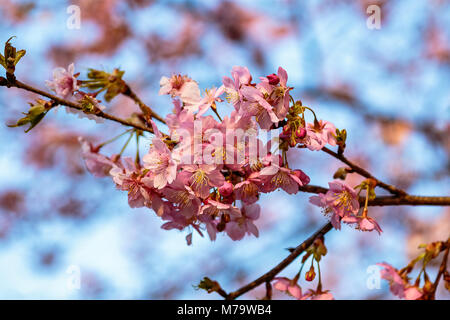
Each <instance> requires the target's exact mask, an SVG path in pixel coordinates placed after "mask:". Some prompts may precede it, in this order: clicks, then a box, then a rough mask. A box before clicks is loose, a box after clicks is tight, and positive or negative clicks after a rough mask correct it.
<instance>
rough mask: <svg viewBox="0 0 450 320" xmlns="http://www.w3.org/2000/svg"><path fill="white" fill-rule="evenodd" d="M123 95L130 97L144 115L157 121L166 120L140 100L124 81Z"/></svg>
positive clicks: (163, 121)
mask: <svg viewBox="0 0 450 320" xmlns="http://www.w3.org/2000/svg"><path fill="white" fill-rule="evenodd" d="M122 94H123V95H125V96H127V97H129V98H130V99H132V100H133V101H134V102H135V103H136V104H137V105H138V106H139V108H140V109H141V111H142V113H143V114H144V116H146V115H150V117H152V118H155V119H156V120H158V121H159V122H162V123H166V121H165V120H164V119H163V118H162V117H161V116H160V115H159V114H157V113H156V112H154V111H153V110H152V109H151V108H150V107H149V106H147V105H146V104H145V103H144V102H142V100H141V99H140V98H139V97H138V96H137V94H136V93H135V92H134V91H133V90H132V89H131V87H130V86H129V85H128V84H126V83H125V90H124V91H123V92H122Z"/></svg>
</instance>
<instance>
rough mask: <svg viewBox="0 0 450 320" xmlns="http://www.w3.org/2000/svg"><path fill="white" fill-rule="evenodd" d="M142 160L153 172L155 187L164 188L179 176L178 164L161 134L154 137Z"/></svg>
mask: <svg viewBox="0 0 450 320" xmlns="http://www.w3.org/2000/svg"><path fill="white" fill-rule="evenodd" d="M155 127H156V125H155V126H154V128H155ZM154 130H156V129H154ZM155 132H156V131H155ZM142 160H143V161H144V167H145V168H147V169H149V170H150V171H151V172H152V174H153V183H154V187H155V188H157V189H162V188H164V187H165V186H166V185H167V184H170V183H172V182H173V181H174V180H175V178H176V176H177V164H176V162H175V160H174V159H172V153H171V151H170V150H169V148H168V147H167V145H166V144H165V143H164V142H163V141H162V140H161V138H160V136H155V137H154V138H153V140H152V146H151V147H150V151H149V153H148V154H146V155H145V156H144V157H143V158H142Z"/></svg>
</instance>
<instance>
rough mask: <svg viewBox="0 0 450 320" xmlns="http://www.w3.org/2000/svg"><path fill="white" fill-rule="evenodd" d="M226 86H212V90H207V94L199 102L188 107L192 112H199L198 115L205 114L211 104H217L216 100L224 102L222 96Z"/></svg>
mask: <svg viewBox="0 0 450 320" xmlns="http://www.w3.org/2000/svg"><path fill="white" fill-rule="evenodd" d="M224 88H225V87H224V86H221V87H219V88H215V87H214V88H212V89H211V90H206V93H205V96H204V97H203V98H201V100H200V101H199V102H198V103H195V104H192V105H189V106H187V109H188V110H189V111H191V112H196V111H198V112H197V115H196V116H197V117H200V116H201V115H203V114H204V113H205V112H206V111H208V109H209V108H210V107H211V106H215V104H216V102H222V101H223V100H222V99H220V96H221V95H222V94H223V93H224Z"/></svg>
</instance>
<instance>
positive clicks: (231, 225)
mask: <svg viewBox="0 0 450 320" xmlns="http://www.w3.org/2000/svg"><path fill="white" fill-rule="evenodd" d="M260 212H261V208H260V206H259V205H258V204H251V205H244V206H243V207H242V209H241V216H240V217H238V216H233V217H232V218H231V221H230V222H228V223H227V224H226V227H225V231H226V233H227V234H228V236H229V237H230V238H231V239H233V240H235V241H236V240H241V239H242V238H244V236H245V234H246V233H247V234H249V235H250V234H253V235H254V236H255V237H258V236H259V232H258V229H257V228H256V226H255V224H254V223H253V221H255V220H257V219H258V218H259V214H260Z"/></svg>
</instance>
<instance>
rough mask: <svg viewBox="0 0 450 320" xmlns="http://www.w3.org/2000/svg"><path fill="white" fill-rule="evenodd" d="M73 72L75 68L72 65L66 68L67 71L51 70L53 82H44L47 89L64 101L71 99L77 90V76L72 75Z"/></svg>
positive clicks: (60, 69) (62, 69) (61, 69)
mask: <svg viewBox="0 0 450 320" xmlns="http://www.w3.org/2000/svg"><path fill="white" fill-rule="evenodd" d="M74 70H75V66H74V64H73V63H71V64H70V65H69V66H68V67H67V70H66V69H64V68H61V67H59V68H55V69H54V70H53V80H52V81H46V84H47V87H49V88H50V89H51V90H53V91H55V92H56V94H57V95H58V96H60V97H62V98H64V99H67V98H69V97H71V96H72V94H73V93H74V92H75V91H77V90H78V89H79V86H78V83H77V75H74Z"/></svg>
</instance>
